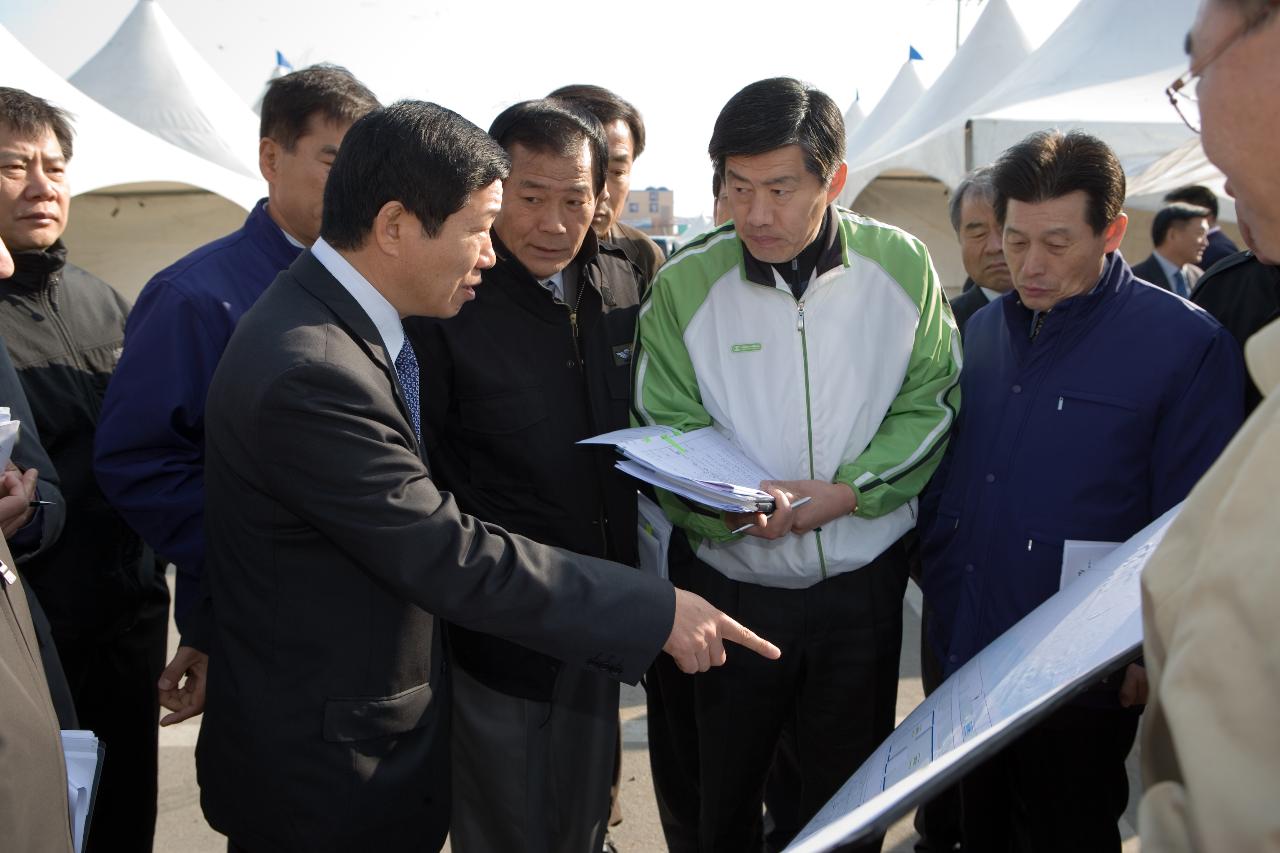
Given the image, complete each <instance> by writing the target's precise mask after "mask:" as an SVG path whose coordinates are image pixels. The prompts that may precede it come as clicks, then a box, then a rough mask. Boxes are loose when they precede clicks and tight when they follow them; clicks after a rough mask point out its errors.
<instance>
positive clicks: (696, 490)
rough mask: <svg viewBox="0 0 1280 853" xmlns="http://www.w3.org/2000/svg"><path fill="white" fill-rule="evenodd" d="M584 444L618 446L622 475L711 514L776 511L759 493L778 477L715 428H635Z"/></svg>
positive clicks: (763, 494)
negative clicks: (714, 511)
mask: <svg viewBox="0 0 1280 853" xmlns="http://www.w3.org/2000/svg"><path fill="white" fill-rule="evenodd" d="M578 443H579V444H612V445H614V446H615V447H617V448H618V450H619V451H620V452H621V453H622V455H623V456H625V457H626V459H623V460H620V461H619V462H618V464H617V467H618V469H619V470H621V471H623V472H625V473H627V474H630V475H631V476H632V477H635V478H636V479H637V480H643V481H644V482H646V483H650V484H652V485H654V486H657V487H658V488H660V489H666V490H667V491H669V492H672V493H673V494H677V495H680V496H681V497H683V498H687V499H688V500H691V501H693V502H695V503H699V504H702V505H703V506H706V507H710V508H711V509H716V510H720V511H721V512H773V508H774V507H773V498H772V497H771V496H770V495H769V493H768V492H764V491H761V490H760V489H759V488H758V486H759V484H760V483H761V482H763V481H765V480H771V479H773V478H772V477H771V476H770V475H769V473H768V472H766V471H765V470H763V469H762V468H761V467H760V466H759V465H757V464H756V463H755V462H753V461H751V460H750V459H748V458H747V456H746V454H744V453H743V452H742V450H740V449H739V448H737V447H735V446H734V445H733V443H732V442H730V441H729V440H728V439H727V438H725V437H724V435H723V434H721V433H720V432H719V431H718V430H716V429H715V428H714V427H704V428H702V429H698V430H694V431H693V432H680V431H678V430H675V429H672V428H671V427H634V428H632V429H620V430H615V431H614V432H607V433H605V434H604V435H597V436H595V437H594V438H588V439H584V440H583V441H580V442H578Z"/></svg>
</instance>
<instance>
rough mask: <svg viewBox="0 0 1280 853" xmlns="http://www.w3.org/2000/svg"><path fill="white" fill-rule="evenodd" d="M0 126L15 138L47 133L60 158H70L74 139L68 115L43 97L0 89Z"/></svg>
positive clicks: (7, 88) (4, 87)
mask: <svg viewBox="0 0 1280 853" xmlns="http://www.w3.org/2000/svg"><path fill="white" fill-rule="evenodd" d="M0 124H5V125H8V126H9V129H10V130H12V131H13V132H14V133H16V134H18V135H19V136H40V135H41V134H42V133H44V132H45V131H46V130H51V131H53V136H54V138H55V139H57V140H58V147H60V148H61V149H62V159H64V160H68V161H69V160H70V159H71V150H72V142H73V141H74V137H75V132H74V131H73V130H72V129H71V114H70V113H68V112H67V111H66V110H63V109H59V108H58V107H55V106H54V105H53V104H51V103H49V102H48V101H46V100H45V99H44V98H38V97H36V96H35V95H33V94H31V93H30V92H24V91H23V90H22V89H10V88H9V87H7V86H0Z"/></svg>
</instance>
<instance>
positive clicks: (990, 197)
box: [948, 166, 996, 234]
mask: <svg viewBox="0 0 1280 853" xmlns="http://www.w3.org/2000/svg"><path fill="white" fill-rule="evenodd" d="M969 193H976V194H977V195H980V196H982V197H983V198H984V199H986V201H987V204H991V205H994V204H995V200H996V187H995V184H993V183H992V182H991V167H990V166H979V167H978V168H976V169H974V170H973V171H972V172H970V173H969V174H967V175H965V176H964V180H963V181H961V182H960V186H958V187H956V191H955V192H954V193H952V194H951V206H950V209H949V210H948V213H950V214H951V227H952V228H953V229H954V230H955V232H956V233H957V234H959V233H960V226H961V225H962V224H963V223H962V222H961V221H960V209H961V208H962V207H964V197H965V196H967V195H968V194H969Z"/></svg>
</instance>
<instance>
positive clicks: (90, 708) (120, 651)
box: [58, 579, 169, 853]
mask: <svg viewBox="0 0 1280 853" xmlns="http://www.w3.org/2000/svg"><path fill="white" fill-rule="evenodd" d="M163 584H164V581H163V579H160V580H159V581H158V582H157V583H156V585H155V588H154V589H153V590H150V592H151V595H150V597H149V598H148V600H147V601H146V602H145V604H143V605H141V606H140V609H139V615H138V619H137V621H136V622H134V624H133V625H132V626H131V627H130V628H129V629H128V630H126V631H124V632H123V633H122V634H119V635H117V636H115V637H112V638H110V639H108V640H98V641H93V642H81V643H63V644H60V645H59V646H58V653H59V656H60V657H61V658H62V666H63V669H64V670H65V671H66V674H67V681H68V682H69V684H70V686H71V695H72V698H73V699H74V700H75V706H76V714H77V716H78V717H79V719H80V727H81V728H85V729H90V730H92V731H93V732H94V733H95V734H96V735H97V736H98V738H99V740H101V741H102V743H103V745H104V746H105V748H106V756H105V758H104V759H103V764H102V778H101V780H100V781H99V782H98V796H97V799H96V800H95V801H94V806H93V817H92V819H91V823H90V826H89V837H88V849H89V851H90V853H150V850H151V845H152V840H153V838H154V836H155V830H156V793H157V790H156V789H157V786H158V784H159V782H158V780H157V777H156V773H157V764H158V756H159V720H160V699H159V693H158V692H157V688H156V681H157V680H158V679H159V678H160V672H161V671H162V670H163V669H164V658H165V643H166V640H167V636H168V630H169V595H168V590H167V588H165V587H164V586H163Z"/></svg>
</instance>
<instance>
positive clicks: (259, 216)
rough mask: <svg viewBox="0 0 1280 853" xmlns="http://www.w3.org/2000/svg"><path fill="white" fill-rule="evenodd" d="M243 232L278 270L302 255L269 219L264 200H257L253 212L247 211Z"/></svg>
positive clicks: (272, 220)
mask: <svg viewBox="0 0 1280 853" xmlns="http://www.w3.org/2000/svg"><path fill="white" fill-rule="evenodd" d="M244 230H245V233H247V234H249V235H250V238H251V239H252V240H253V242H254V243H255V244H257V246H258V247H259V248H260V249H262V251H263V252H265V253H266V255H267V257H269V258H271V260H272V261H274V262H275V263H277V264H279V265H280V269H284V268H285V267H287V266H289V264H291V263H293V262H294V261H295V260H297V258H298V256H299V255H301V254H302V249H299V248H298V247H297V246H295V245H293V244H292V243H290V242H289V238H287V237H285V236H284V231H283V230H281V228H280V226H279V225H277V224H276V223H275V220H274V219H272V218H271V214H269V213H267V200H266V199H265V198H264V199H261V200H259V201H258V203H257V204H256V205H254V207H253V210H251V211H249V216H248V218H246V219H245V221H244Z"/></svg>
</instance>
